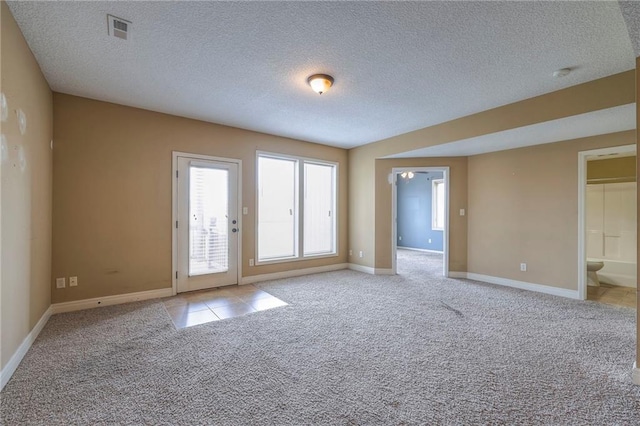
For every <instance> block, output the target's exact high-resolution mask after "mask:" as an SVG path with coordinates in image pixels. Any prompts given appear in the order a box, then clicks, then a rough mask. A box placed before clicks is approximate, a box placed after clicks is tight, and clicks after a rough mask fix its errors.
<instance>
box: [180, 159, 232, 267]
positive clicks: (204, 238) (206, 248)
mask: <svg viewBox="0 0 640 426" xmlns="http://www.w3.org/2000/svg"><path fill="white" fill-rule="evenodd" d="M228 200H229V176H228V171H227V170H221V169H215V168H209V167H198V166H191V167H190V168H189V276H195V275H204V274H213V273H218V272H225V271H227V270H228V269H229V248H228V236H227V233H228V229H229V227H228V214H229V206H228Z"/></svg>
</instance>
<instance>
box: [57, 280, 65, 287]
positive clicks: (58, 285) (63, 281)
mask: <svg viewBox="0 0 640 426" xmlns="http://www.w3.org/2000/svg"><path fill="white" fill-rule="evenodd" d="M66 286H67V285H66V284H65V279H64V278H56V288H65V287H66Z"/></svg>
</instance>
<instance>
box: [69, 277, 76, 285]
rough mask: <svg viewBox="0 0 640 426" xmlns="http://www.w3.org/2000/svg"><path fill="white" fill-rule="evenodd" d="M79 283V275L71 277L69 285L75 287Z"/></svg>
mask: <svg viewBox="0 0 640 426" xmlns="http://www.w3.org/2000/svg"><path fill="white" fill-rule="evenodd" d="M77 285H78V277H69V287H75V286H77Z"/></svg>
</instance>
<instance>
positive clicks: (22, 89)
mask: <svg viewBox="0 0 640 426" xmlns="http://www.w3.org/2000/svg"><path fill="white" fill-rule="evenodd" d="M0 8H1V9H0V10H1V14H2V17H1V19H2V30H1V31H2V42H1V44H2V50H1V57H2V66H1V68H2V86H1V88H0V90H2V92H3V93H4V94H5V96H6V98H7V102H8V106H9V114H8V118H7V120H6V121H5V122H2V123H1V126H2V128H1V132H2V135H3V136H4V137H5V138H6V147H7V148H8V152H6V153H3V158H2V160H1V163H2V165H1V167H2V213H1V217H2V272H1V275H2V290H1V293H2V296H1V299H2V308H1V314H0V315H1V317H2V350H1V353H0V357H1V364H2V367H4V366H5V365H6V364H7V362H8V361H9V359H10V358H11V356H12V355H13V354H14V353H15V351H16V349H17V348H18V346H19V345H20V344H21V343H22V341H23V340H24V339H25V337H26V336H27V334H28V333H29V332H30V331H31V330H32V329H33V327H34V326H35V325H36V323H37V322H38V320H39V319H40V318H41V317H42V315H43V314H44V313H45V311H46V310H47V309H48V308H49V305H50V304H51V290H50V284H49V283H50V276H51V149H50V145H49V143H50V141H51V138H52V132H53V127H52V103H51V91H50V90H49V86H48V85H47V82H46V80H45V79H44V77H43V75H42V73H41V72H40V68H39V66H38V64H37V62H36V61H35V58H34V57H33V55H32V53H31V51H30V50H29V47H28V46H27V43H26V42H25V40H24V38H23V37H22V33H21V32H20V30H19V29H18V26H17V25H16V22H15V21H14V19H13V16H12V15H11V12H10V11H9V8H8V7H7V5H6V3H5V2H1V4H0ZM18 109H21V110H22V111H24V113H25V115H26V118H27V121H26V123H27V126H26V131H25V132H24V134H22V133H21V132H20V130H19V125H18V119H17V114H16V110H18Z"/></svg>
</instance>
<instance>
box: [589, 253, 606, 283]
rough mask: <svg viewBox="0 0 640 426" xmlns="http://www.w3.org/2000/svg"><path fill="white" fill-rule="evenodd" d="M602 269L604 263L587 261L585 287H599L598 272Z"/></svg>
mask: <svg viewBox="0 0 640 426" xmlns="http://www.w3.org/2000/svg"><path fill="white" fill-rule="evenodd" d="M602 268H604V262H591V261H589V260H588V261H587V285H590V286H594V287H600V280H599V279H598V271H599V270H600V269H602Z"/></svg>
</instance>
